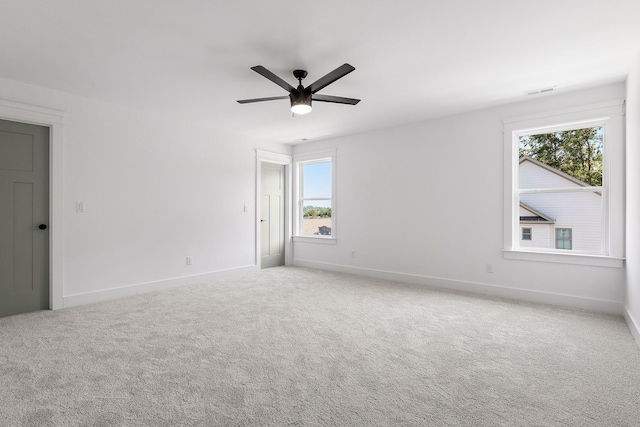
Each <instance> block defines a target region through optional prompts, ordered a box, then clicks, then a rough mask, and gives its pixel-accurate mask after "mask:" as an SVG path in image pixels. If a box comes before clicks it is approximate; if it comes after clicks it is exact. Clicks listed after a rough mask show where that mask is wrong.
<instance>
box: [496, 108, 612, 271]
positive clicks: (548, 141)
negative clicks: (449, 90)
mask: <svg viewBox="0 0 640 427" xmlns="http://www.w3.org/2000/svg"><path fill="white" fill-rule="evenodd" d="M504 125H505V129H504V130H505V132H504V142H505V157H504V158H505V192H504V194H505V251H504V254H505V257H506V258H515V259H530V260H544V261H551V262H568V263H577V264H588V265H605V266H616V267H621V266H622V259H623V258H622V255H623V233H624V229H623V226H624V215H623V194H622V188H623V175H622V172H621V170H622V169H623V168H622V166H623V164H624V157H623V139H622V132H623V122H622V102H620V101H615V102H611V103H606V104H600V105H592V106H585V107H581V108H575V109H568V110H565V111H561V112H553V113H548V114H538V115H534V116H529V117H523V118H514V119H507V120H504ZM612 166H613V167H612ZM523 224H526V225H525V226H524V227H523ZM534 228H535V231H536V232H535V235H534V233H533V229H534ZM518 231H520V232H519V233H518ZM569 250H570V251H571V252H570V253H569V252H568V251H569ZM569 254H570V255H571V257H570V258H569V257H568V255H569ZM576 255H578V257H576ZM593 257H597V258H598V260H597V261H596V262H595V264H593V263H592V261H593ZM605 258H609V259H610V260H607V259H605Z"/></svg>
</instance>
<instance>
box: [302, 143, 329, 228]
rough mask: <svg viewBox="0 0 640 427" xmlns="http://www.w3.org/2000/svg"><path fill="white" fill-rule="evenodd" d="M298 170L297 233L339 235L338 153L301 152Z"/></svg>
mask: <svg viewBox="0 0 640 427" xmlns="http://www.w3.org/2000/svg"><path fill="white" fill-rule="evenodd" d="M294 162H295V164H296V170H297V202H296V205H297V207H296V234H295V235H296V236H298V237H304V238H308V237H311V238H324V239H330V240H335V238H336V224H335V215H336V206H335V152H327V153H320V154H311V155H300V156H296V157H295V158H294Z"/></svg>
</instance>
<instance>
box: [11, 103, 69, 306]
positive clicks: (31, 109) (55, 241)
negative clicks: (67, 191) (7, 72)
mask: <svg viewBox="0 0 640 427" xmlns="http://www.w3.org/2000/svg"><path fill="white" fill-rule="evenodd" d="M0 119H3V120H10V121H14V122H21V123H28V124H33V125H39V126H45V127H48V128H49V309H51V310H57V309H60V308H63V307H64V301H63V299H62V291H63V288H62V287H63V283H64V282H63V271H64V270H63V261H64V254H63V249H64V246H63V244H62V243H63V236H64V233H63V226H64V221H63V210H64V209H63V208H64V205H63V195H64V187H63V179H62V178H63V170H62V164H63V161H62V151H63V150H62V146H63V125H64V114H63V113H62V112H61V111H57V110H52V109H49V108H43V107H37V106H34V105H27V104H21V103H18V102H13V101H5V100H2V99H0Z"/></svg>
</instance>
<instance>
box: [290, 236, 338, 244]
mask: <svg viewBox="0 0 640 427" xmlns="http://www.w3.org/2000/svg"><path fill="white" fill-rule="evenodd" d="M293 241H294V242H301V243H321V244H323V245H335V244H337V243H338V241H337V240H336V239H335V238H333V237H320V236H318V237H311V236H293Z"/></svg>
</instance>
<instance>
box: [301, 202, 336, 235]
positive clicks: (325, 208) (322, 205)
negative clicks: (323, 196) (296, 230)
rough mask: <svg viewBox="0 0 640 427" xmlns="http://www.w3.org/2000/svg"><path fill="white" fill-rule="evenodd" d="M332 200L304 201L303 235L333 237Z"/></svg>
mask: <svg viewBox="0 0 640 427" xmlns="http://www.w3.org/2000/svg"><path fill="white" fill-rule="evenodd" d="M331 225H332V224H331V200H304V201H303V203H302V235H306V236H331Z"/></svg>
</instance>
